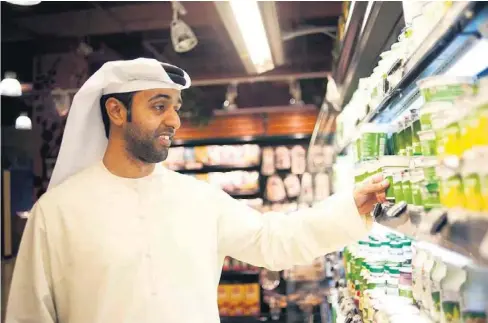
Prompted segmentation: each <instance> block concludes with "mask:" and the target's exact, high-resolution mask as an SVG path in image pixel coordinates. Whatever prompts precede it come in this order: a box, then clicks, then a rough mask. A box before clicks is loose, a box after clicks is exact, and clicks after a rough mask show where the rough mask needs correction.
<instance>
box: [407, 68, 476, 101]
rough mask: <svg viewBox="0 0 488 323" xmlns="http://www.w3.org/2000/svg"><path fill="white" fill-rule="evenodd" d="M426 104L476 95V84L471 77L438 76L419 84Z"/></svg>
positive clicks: (421, 81)
mask: <svg viewBox="0 0 488 323" xmlns="http://www.w3.org/2000/svg"><path fill="white" fill-rule="evenodd" d="M417 85H418V87H419V89H420V94H421V95H422V96H423V97H424V100H425V102H438V101H447V102H452V101H453V100H455V99H456V98H458V97H460V96H464V95H473V94H474V93H475V89H476V87H475V82H474V79H473V78H471V77H455V76H446V75H436V76H431V77H428V78H425V79H422V80H420V81H418V82H417Z"/></svg>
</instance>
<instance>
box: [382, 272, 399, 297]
mask: <svg viewBox="0 0 488 323" xmlns="http://www.w3.org/2000/svg"><path fill="white" fill-rule="evenodd" d="M385 274H387V275H388V276H387V277H386V294H387V295H390V296H398V295H399V290H398V282H399V279H400V268H399V267H395V266H394V265H385Z"/></svg>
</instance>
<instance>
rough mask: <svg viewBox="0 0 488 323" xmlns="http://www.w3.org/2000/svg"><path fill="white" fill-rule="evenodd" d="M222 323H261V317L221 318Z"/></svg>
mask: <svg viewBox="0 0 488 323" xmlns="http://www.w3.org/2000/svg"><path fill="white" fill-rule="evenodd" d="M220 322H221V323H258V322H259V323H261V322H263V321H262V320H260V318H259V317H254V316H222V317H220ZM277 323H279V322H277Z"/></svg>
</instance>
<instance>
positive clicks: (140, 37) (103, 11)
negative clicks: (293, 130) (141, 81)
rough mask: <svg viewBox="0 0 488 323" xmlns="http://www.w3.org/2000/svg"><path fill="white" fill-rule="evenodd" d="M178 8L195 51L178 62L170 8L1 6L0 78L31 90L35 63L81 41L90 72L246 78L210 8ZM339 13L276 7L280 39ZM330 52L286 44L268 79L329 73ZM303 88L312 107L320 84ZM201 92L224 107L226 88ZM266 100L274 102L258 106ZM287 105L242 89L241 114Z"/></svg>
mask: <svg viewBox="0 0 488 323" xmlns="http://www.w3.org/2000/svg"><path fill="white" fill-rule="evenodd" d="M182 4H183V5H184V7H185V9H186V10H187V14H186V15H184V16H182V17H181V18H182V19H183V20H184V21H185V22H186V23H187V24H188V25H189V26H190V27H191V28H192V29H193V31H194V32H195V34H196V36H197V38H198V40H199V43H198V45H197V46H196V47H195V48H194V49H193V50H192V51H190V52H188V53H183V54H178V53H176V52H175V51H174V50H173V47H172V44H171V38H170V30H169V25H170V22H171V18H172V9H171V2H167V1H158V2H150V1H141V2H136V1H73V2H67V1H43V2H41V3H40V4H39V5H36V6H32V7H22V6H15V5H11V4H9V3H5V2H3V1H2V2H1V19H2V20H1V21H2V25H1V27H2V28H1V39H2V62H1V63H2V64H1V65H2V75H3V74H4V72H5V71H6V70H10V71H15V72H16V73H17V74H18V77H19V79H20V80H21V81H22V82H32V81H33V80H32V70H33V69H32V61H33V57H35V56H37V55H42V54H45V53H62V52H69V51H74V50H76V48H77V47H78V45H79V44H80V42H81V41H84V42H86V43H88V44H89V45H90V46H91V47H92V48H93V49H94V50H95V53H94V54H92V55H90V56H89V57H88V58H87V59H88V60H89V61H90V63H91V64H92V65H93V66H98V65H101V64H102V63H103V62H105V61H107V60H112V59H116V57H117V58H122V59H130V58H136V57H141V56H144V57H154V58H158V59H162V60H165V61H167V62H169V63H173V64H176V65H178V66H181V67H183V68H184V69H186V70H187V71H188V72H189V74H190V75H191V77H192V79H194V80H209V79H216V78H228V77H242V76H247V74H246V71H245V69H244V65H243V64H242V62H241V60H240V58H239V56H238V54H237V51H236V49H235V48H234V45H233V43H232V41H231V38H230V36H229V34H228V32H227V30H226V28H225V26H224V24H223V22H222V20H221V18H220V16H219V15H218V12H217V10H216V6H215V4H214V2H213V1H205V2H196V1H184V2H182ZM341 5H342V3H341V2H334V1H286V2H277V12H278V18H279V24H280V29H281V32H282V33H283V32H287V31H293V30H296V29H298V28H303V27H310V26H314V27H321V26H337V22H338V17H339V15H340V14H341ZM147 42H149V43H150V44H151V45H152V46H153V48H154V49H156V53H155V52H154V50H153V51H149V50H148V49H147V46H145V45H144V43H147ZM333 44H334V40H333V39H332V38H330V37H328V36H326V35H324V34H314V35H307V36H302V37H297V38H294V39H292V40H289V41H284V42H283V46H284V52H285V64H284V65H282V66H280V67H277V68H276V69H274V70H273V71H271V72H268V73H267V74H265V75H268V74H269V75H291V74H292V75H295V74H297V73H305V72H319V71H320V72H324V71H330V70H331V64H332V54H331V53H332V48H333ZM101 49H104V50H103V51H102V50H101ZM107 49H109V50H107ZM107 53H109V54H107ZM302 83H303V82H302ZM308 83H310V84H311V85H313V88H314V89H316V90H310V88H309V89H308V90H306V91H304V92H307V93H312V92H314V91H315V92H316V93H313V95H314V96H315V100H317V96H322V97H323V94H324V91H325V82H324V79H323V78H322V79H316V80H314V81H312V80H310V81H309V82H308ZM302 87H303V85H302ZM205 89H206V92H207V93H209V94H208V95H206V96H205V97H206V100H209V102H214V101H215V102H219V105H220V106H221V104H222V103H221V102H223V100H224V99H225V89H226V85H220V86H212V87H205ZM256 93H259V96H258V95H257V94H256ZM307 95H308V94H307ZM267 96H269V97H273V98H274V99H271V98H267V99H263V97H267ZM304 96H306V95H305V94H304ZM256 98H259V102H257V99H256ZM289 99H290V95H289V93H288V87H287V85H286V82H281V83H280V82H278V83H277V84H267V85H264V83H255V84H247V85H242V86H241V85H240V86H239V97H238V104H239V106H240V107H242V106H260V105H261V106H262V105H263V102H264V101H266V105H269V104H271V105H279V104H282V103H283V104H286V103H287V102H288V101H289ZM304 99H305V98H304ZM273 103H274V104H273ZM307 103H309V102H307ZM212 104H213V103H212Z"/></svg>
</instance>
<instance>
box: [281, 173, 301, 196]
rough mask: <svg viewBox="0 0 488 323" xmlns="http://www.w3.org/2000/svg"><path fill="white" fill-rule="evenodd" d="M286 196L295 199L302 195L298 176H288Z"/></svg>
mask: <svg viewBox="0 0 488 323" xmlns="http://www.w3.org/2000/svg"><path fill="white" fill-rule="evenodd" d="M284 184H285V188H286V194H287V195H288V197H289V198H295V197H297V196H298V195H300V179H299V178H298V176H297V175H294V174H288V175H287V176H286V177H285V180H284Z"/></svg>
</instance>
